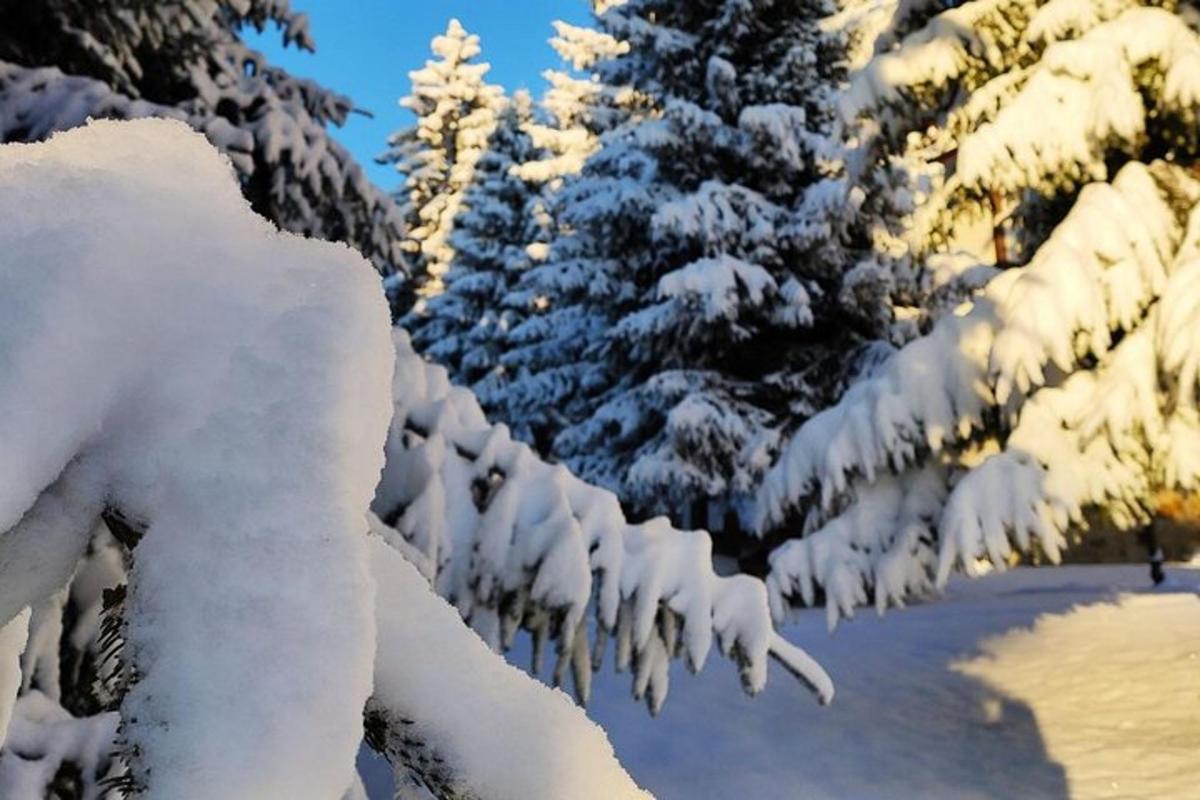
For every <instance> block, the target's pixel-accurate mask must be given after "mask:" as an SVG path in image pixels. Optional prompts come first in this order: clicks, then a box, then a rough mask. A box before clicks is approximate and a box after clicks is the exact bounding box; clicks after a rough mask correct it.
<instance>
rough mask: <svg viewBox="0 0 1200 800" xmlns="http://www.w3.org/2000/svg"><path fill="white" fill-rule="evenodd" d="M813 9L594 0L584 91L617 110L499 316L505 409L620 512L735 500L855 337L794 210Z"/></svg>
mask: <svg viewBox="0 0 1200 800" xmlns="http://www.w3.org/2000/svg"><path fill="white" fill-rule="evenodd" d="M827 10H828V9H827V8H826V7H825V6H824V5H823V4H822V3H820V2H799V1H792V0H761V1H760V2H753V3H745V2H719V1H717V0H712V1H711V2H709V1H706V2H697V3H687V4H680V3H668V2H654V1H653V0H631V2H627V3H618V4H612V5H611V7H610V8H608V9H607V10H606V11H605V12H604V13H603V14H601V15H600V16H598V18H597V23H598V25H599V27H600V33H602V34H604V35H605V36H606V38H605V39H604V40H603V41H604V42H605V43H606V47H605V51H604V52H603V53H602V55H601V57H599V58H597V59H596V61H595V66H594V67H593V69H594V70H595V72H596V74H597V76H598V78H599V80H600V82H601V83H602V84H603V85H604V86H605V87H606V88H605V90H604V91H595V92H593V96H594V97H595V98H598V99H597V100H595V101H593V102H595V104H596V106H597V107H598V108H599V109H600V110H601V111H603V110H607V109H608V108H612V107H614V104H615V107H617V108H622V109H624V116H623V119H621V121H620V124H617V125H613V126H610V127H609V128H608V129H607V130H604V129H601V134H602V135H601V137H600V140H599V143H600V147H599V150H598V151H597V152H596V153H595V154H594V155H593V156H592V157H591V158H590V159H589V160H588V161H587V164H586V166H585V167H584V169H583V172H582V174H581V175H580V176H579V177H578V178H577V179H574V180H569V181H568V182H567V184H566V186H565V187H564V189H563V190H562V192H561V194H560V195H559V197H558V198H557V202H556V208H557V209H558V210H559V211H558V214H557V218H558V220H559V222H560V224H562V225H563V227H564V228H565V229H566V230H567V231H568V233H567V235H564V236H562V237H560V239H559V240H558V241H556V242H555V243H554V246H553V248H552V253H551V257H550V259H549V260H548V261H547V263H546V264H545V265H542V266H539V267H536V268H535V269H533V270H531V271H530V272H529V274H528V276H527V277H526V279H525V281H524V286H523V288H524V289H525V290H526V291H527V292H529V293H530V295H531V296H532V297H534V298H536V299H538V300H539V302H540V304H541V306H542V308H541V309H539V310H538V312H539V313H536V314H534V315H533V316H532V317H531V318H530V320H529V321H527V322H526V323H525V324H523V325H522V326H520V327H518V328H517V329H515V330H514V331H513V333H512V335H511V337H510V340H511V342H512V345H511V349H510V352H509V353H508V354H507V355H506V356H505V363H506V364H507V366H508V367H509V369H510V372H511V373H512V381H513V385H512V389H511V391H510V398H509V404H510V405H509V408H508V409H507V410H506V411H505V413H504V414H502V417H503V418H504V419H506V420H508V421H511V422H512V423H514V424H515V425H516V424H521V423H524V424H532V425H533V426H534V427H535V430H534V432H533V433H532V436H533V438H534V439H535V441H538V442H539V443H541V444H542V445H543V446H544V447H545V449H547V450H549V451H550V452H551V453H553V454H554V455H555V456H557V457H559V458H562V459H564V460H565V461H566V462H567V463H569V464H571V466H572V467H573V468H574V469H576V470H578V471H579V473H580V474H581V475H583V476H586V477H587V479H589V480H593V481H596V482H598V483H600V484H601V485H605V486H608V487H610V488H612V489H613V490H615V491H617V492H618V493H619V494H620V495H621V497H622V500H623V501H624V502H625V503H627V504H628V505H629V506H630V507H631V508H633V509H635V510H637V511H638V512H639V513H648V512H666V513H670V514H673V515H675V517H676V518H677V519H680V520H686V521H689V522H691V523H692V524H696V525H704V524H706V523H707V517H706V516H705V515H703V514H699V515H697V514H692V515H688V513H687V511H688V510H689V509H691V508H692V507H697V506H698V507H699V508H700V510H701V511H703V510H705V508H706V507H707V506H709V505H711V506H712V507H713V508H714V509H717V508H722V507H723V508H726V509H730V508H735V507H738V506H740V505H741V504H742V500H743V499H744V498H745V496H746V495H747V494H748V493H749V492H751V491H752V488H753V486H754V483H755V480H756V478H757V476H759V475H760V474H761V472H762V470H763V469H764V468H765V466H766V465H767V463H768V462H769V459H770V454H771V453H772V452H773V450H774V448H775V446H776V443H777V439H778V435H779V431H780V429H781V427H783V426H784V425H786V424H789V423H788V422H787V421H788V420H791V419H794V418H797V417H803V416H806V415H808V414H810V413H812V412H813V411H815V410H816V409H819V408H821V407H822V406H823V404H824V403H826V402H828V401H829V400H830V399H831V393H832V392H833V391H834V389H835V388H836V386H837V384H838V381H839V378H840V374H841V371H842V370H841V365H840V364H839V363H837V362H838V361H839V360H840V359H841V356H840V355H839V354H840V353H842V352H845V351H847V350H850V349H852V348H853V347H854V345H855V342H856V341H858V339H859V338H860V334H859V333H858V331H857V329H856V325H855V322H854V321H853V319H851V318H850V317H849V316H848V315H847V314H845V313H843V309H841V308H840V307H839V296H840V295H839V280H840V275H839V274H838V271H837V270H836V269H834V268H831V266H830V264H828V263H826V262H825V261H823V260H822V259H820V258H818V257H814V255H813V253H814V250H815V249H816V248H817V246H818V244H819V241H820V238H821V236H822V235H823V234H824V233H825V230H826V227H825V225H824V221H823V220H817V221H816V223H814V222H813V221H812V215H811V214H810V213H809V212H808V210H807V203H809V202H810V201H808V200H807V199H806V195H807V192H806V190H807V189H809V188H810V187H814V188H820V187H822V186H823V179H824V178H825V171H826V165H825V160H826V159H825V155H824V154H825V152H826V150H827V149H828V147H827V142H826V135H827V134H828V132H829V128H830V123H831V117H830V112H831V108H832V103H831V95H830V90H831V89H832V87H833V86H834V83H835V81H836V79H837V78H838V75H839V72H838V70H839V66H838V64H839V60H838V51H837V47H836V42H835V41H834V40H833V39H831V38H829V37H827V36H826V35H825V34H823V33H822V32H821V31H820V28H819V23H820V20H821V18H822V16H823V15H824V14H825V12H826V11H827ZM575 40H576V41H577V42H578V41H586V39H584V38H583V37H579V36H576V37H575ZM611 43H619V44H618V45H616V46H614V45H613V44H611ZM868 333H873V331H868ZM538 428H540V430H537V429H538Z"/></svg>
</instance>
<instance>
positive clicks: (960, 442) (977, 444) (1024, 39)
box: [759, 0, 1200, 625]
mask: <svg viewBox="0 0 1200 800" xmlns="http://www.w3.org/2000/svg"><path fill="white" fill-rule="evenodd" d="M906 8H907V14H906V15H904V16H903V22H902V24H899V29H898V30H896V31H895V34H894V35H887V36H884V37H881V38H880V40H879V42H878V44H877V46H876V50H877V52H876V54H875V55H874V57H873V58H871V59H870V60H869V62H867V63H866V64H865V65H864V67H863V68H862V69H861V70H860V71H859V72H858V73H857V74H856V75H855V76H854V78H853V80H852V83H851V85H850V88H849V91H848V92H847V94H846V96H845V99H844V103H843V105H844V109H845V110H846V112H847V114H848V117H849V118H850V120H852V121H856V122H858V123H859V125H860V126H861V127H860V130H861V131H862V132H863V135H862V147H864V148H870V149H873V150H874V152H876V153H882V154H884V155H886V154H888V153H891V154H894V155H895V156H896V157H898V158H900V159H903V160H906V161H907V162H908V163H911V164H918V163H923V166H922V167H921V170H922V172H921V174H920V175H919V176H918V177H919V179H920V183H921V185H922V187H923V190H922V191H923V198H922V202H921V203H920V206H919V208H918V209H917V211H916V213H914V214H912V215H911V216H910V217H909V218H907V219H906V220H903V222H904V223H905V226H906V227H905V230H904V236H905V239H906V241H907V242H908V243H909V246H910V247H911V248H912V251H913V252H914V253H918V254H922V255H923V256H924V258H925V263H926V264H927V265H929V266H928V269H929V270H930V271H931V272H932V271H935V270H936V268H937V266H938V264H939V263H945V261H944V260H950V261H954V262H957V263H958V264H960V265H966V266H968V267H970V266H971V265H976V266H977V267H986V268H988V269H990V270H991V274H995V270H994V267H993V266H992V265H993V264H994V262H996V261H1001V262H1002V263H1001V264H1000V266H1005V264H1004V263H1003V259H998V258H996V250H997V249H998V248H999V247H1000V245H1001V244H1004V245H1007V244H1008V243H1009V241H1008V240H1009V239H1010V238H1011V243H1012V245H1013V247H1012V250H1011V251H1010V252H1011V253H1012V258H1013V259H1014V260H1015V261H1016V262H1017V263H1016V265H1009V268H1008V269H1004V270H1003V271H1001V272H999V274H995V277H993V278H992V279H991V280H990V281H989V282H987V283H986V286H985V287H984V288H983V289H982V290H981V291H980V292H979V293H978V294H977V295H976V296H975V297H973V298H971V299H969V300H968V302H966V303H964V304H962V305H960V306H958V307H957V308H955V309H954V310H953V312H952V313H944V314H942V315H940V318H938V319H937V321H936V323H935V324H934V325H933V326H932V329H931V330H930V331H929V333H928V334H927V335H925V336H923V337H921V338H918V339H916V340H915V341H913V342H912V343H910V344H908V345H907V346H905V347H904V348H902V349H901V350H899V351H898V352H896V353H895V354H894V355H892V356H891V357H890V358H889V359H888V360H886V361H885V362H884V363H882V364H881V365H879V366H877V367H876V368H875V369H874V370H873V371H872V372H871V373H870V374H869V375H867V376H866V377H865V378H864V380H862V381H860V382H858V383H857V384H856V385H854V386H853V387H852V388H851V389H850V390H849V391H848V392H846V394H845V395H844V397H843V398H842V399H841V400H840V401H839V403H838V404H837V405H835V406H833V407H832V408H830V409H828V410H826V411H824V412H822V413H821V414H818V415H817V416H815V417H814V418H813V419H811V420H809V421H808V422H807V423H806V424H805V425H804V426H803V427H802V428H801V429H800V430H799V432H798V433H797V435H796V436H795V437H793V438H792V440H791V441H790V443H789V445H788V446H787V449H786V452H785V453H784V455H783V457H782V458H781V459H780V461H779V463H778V464H777V465H776V466H775V467H774V468H773V469H772V471H771V474H770V475H769V477H768V479H767V481H766V483H765V485H764V487H763V489H762V490H761V492H760V495H759V500H760V512H761V514H760V527H761V528H762V529H763V530H764V531H769V530H779V529H782V530H785V531H787V532H788V533H789V534H790V535H794V536H801V535H803V538H798V539H795V540H793V541H790V542H788V543H786V544H784V545H783V546H781V547H780V548H779V549H778V550H776V551H775V553H774V554H773V555H772V557H771V574H770V578H769V584H770V586H771V588H772V596H773V602H774V606H775V611H776V613H777V614H781V613H782V612H783V610H784V608H785V606H786V604H787V603H788V601H793V600H799V601H803V602H813V601H814V600H815V598H817V597H818V596H819V593H820V592H823V593H824V596H825V602H826V604H827V608H828V615H829V620H830V624H831V625H832V624H833V623H835V622H836V621H837V619H838V618H839V617H841V616H848V615H850V614H852V613H853V609H854V606H855V605H857V604H860V603H864V602H869V601H873V602H874V604H875V605H876V606H877V607H878V608H879V609H880V610H882V609H883V608H885V607H886V606H888V605H890V604H899V603H902V602H904V600H905V599H906V598H907V597H909V596H911V595H914V594H920V593H923V592H925V591H927V590H928V589H930V588H931V587H932V586H933V585H934V584H941V583H943V582H944V581H945V580H946V579H947V577H948V575H949V574H950V572H951V571H953V570H955V569H958V568H961V569H965V570H966V571H968V572H974V571H976V570H977V568H978V566H979V564H980V563H981V562H990V563H991V564H993V565H996V566H1001V567H1002V566H1003V565H1004V564H1005V563H1006V560H1007V559H1008V558H1009V557H1010V555H1011V554H1012V553H1013V552H1014V551H1025V550H1030V549H1032V548H1037V549H1039V550H1040V551H1041V552H1042V553H1043V554H1044V555H1045V556H1046V557H1047V558H1049V559H1050V560H1052V561H1056V560H1057V559H1058V557H1059V554H1060V552H1061V550H1062V548H1063V547H1065V546H1066V545H1067V544H1068V543H1069V537H1070V536H1073V535H1075V534H1076V532H1077V531H1078V530H1079V528H1080V526H1082V524H1083V522H1084V517H1083V513H1084V511H1085V510H1087V509H1096V510H1098V511H1100V512H1101V513H1103V514H1104V515H1106V516H1108V517H1109V518H1110V519H1112V520H1113V521H1115V522H1116V523H1117V524H1119V525H1122V526H1132V525H1134V524H1137V523H1139V522H1141V521H1143V520H1145V519H1146V516H1147V514H1148V512H1150V511H1151V510H1152V509H1153V504H1154V500H1153V497H1154V494H1155V492H1156V491H1157V490H1160V489H1184V490H1186V489H1191V488H1194V487H1195V486H1196V484H1197V474H1198V473H1197V470H1196V461H1195V450H1196V443H1197V442H1198V441H1200V438H1198V437H1200V429H1198V428H1197V420H1198V419H1200V415H1198V413H1197V409H1196V404H1195V398H1196V392H1195V383H1196V370H1195V365H1196V363H1197V360H1196V359H1197V357H1196V354H1195V348H1194V342H1195V341H1196V319H1197V317H1196V315H1195V314H1194V313H1193V307H1194V303H1195V299H1196V296H1195V294H1194V290H1193V288H1192V287H1193V286H1194V280H1195V275H1196V269H1197V266H1196V265H1197V263H1198V262H1197V259H1196V255H1197V252H1198V250H1197V248H1198V247H1200V239H1198V238H1197V237H1198V235H1200V222H1198V221H1200V214H1198V213H1197V211H1196V208H1197V201H1198V200H1200V184H1198V183H1197V181H1196V176H1195V172H1194V169H1193V165H1194V164H1195V158H1196V154H1197V150H1198V148H1200V140H1198V139H1197V126H1196V122H1197V119H1198V115H1200V69H1197V66H1198V65H1200V36H1198V35H1197V32H1196V30H1195V28H1194V27H1193V25H1192V24H1190V23H1189V21H1188V20H1189V18H1190V17H1189V16H1188V15H1185V14H1183V13H1181V10H1180V9H1178V8H1177V7H1176V5H1175V4H1174V3H1172V2H1163V3H1146V4H1141V3H1134V2H1112V3H1078V2H1072V0H1050V2H1044V3H1041V2H1032V1H1023V0H975V1H974V2H967V3H962V4H959V5H958V6H957V7H955V8H953V9H950V10H946V11H940V12H939V11H938V10H937V8H936V7H928V8H927V7H920V8H917V7H914V6H910V7H906ZM905 31H907V35H901V34H902V33H904V32H905ZM1009 228H1011V231H1010V230H1009ZM985 274H987V273H985Z"/></svg>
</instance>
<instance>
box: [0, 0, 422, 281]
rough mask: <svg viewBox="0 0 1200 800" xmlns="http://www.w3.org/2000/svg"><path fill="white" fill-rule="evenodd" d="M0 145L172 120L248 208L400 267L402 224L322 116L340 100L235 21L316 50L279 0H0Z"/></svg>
mask: <svg viewBox="0 0 1200 800" xmlns="http://www.w3.org/2000/svg"><path fill="white" fill-rule="evenodd" d="M0 18H2V19H3V20H4V25H3V29H2V30H0V142H29V141H37V140H40V139H44V138H46V137H47V136H49V135H50V134H52V133H54V132H55V131H59V130H65V129H67V128H71V127H75V126H78V125H81V124H83V123H84V122H85V121H86V120H87V119H88V118H89V117H95V118H103V117H111V118H117V119H129V118H136V117H145V116H160V117H174V118H177V119H183V120H185V121H187V122H188V123H189V124H191V125H192V126H193V127H195V128H196V129H197V130H200V131H202V132H203V133H204V134H205V135H206V136H207V137H208V138H209V140H210V141H211V142H212V143H213V144H214V145H216V146H217V147H218V148H220V149H221V150H222V151H223V152H224V153H225V154H226V155H228V156H229V157H230V158H231V159H232V160H233V163H234V164H235V165H236V166H237V168H238V172H239V173H240V175H241V180H242V188H243V191H244V193H245V195H246V197H247V198H248V199H249V200H250V202H251V204H252V206H253V207H254V209H255V211H257V212H258V213H260V214H263V215H264V216H266V217H268V218H269V219H271V220H274V221H275V222H276V223H278V224H279V225H280V226H281V227H282V228H283V229H285V230H289V231H293V232H296V233H302V234H304V235H307V236H314V237H317V238H321V239H328V240H334V241H343V242H346V243H348V244H350V245H351V246H353V247H354V248H355V249H356V250H358V251H359V252H361V253H362V254H363V255H365V256H366V257H367V258H369V259H370V260H371V261H372V262H373V263H374V264H375V266H376V268H377V269H378V270H379V271H380V272H381V274H383V275H385V276H389V275H393V274H399V273H402V272H403V271H404V260H403V259H404V256H403V253H402V251H401V249H400V243H401V240H402V237H403V232H404V231H403V222H402V220H401V217H400V215H399V213H398V212H397V210H396V208H395V206H394V205H393V203H392V202H391V200H390V199H389V198H388V197H387V195H386V194H384V193H382V192H380V191H379V190H378V189H377V188H376V187H375V186H374V185H373V184H372V183H371V182H370V181H369V180H368V179H367V177H366V175H365V174H364V173H363V171H362V168H361V167H360V166H359V165H358V163H357V162H355V160H354V159H353V157H352V156H351V155H350V154H349V153H348V152H347V151H346V150H345V149H344V148H342V147H341V146H340V145H338V144H337V143H336V142H334V141H333V140H332V139H331V138H330V136H329V134H328V132H327V130H326V126H327V125H341V124H342V123H344V122H345V121H346V118H347V117H348V115H349V114H351V113H352V112H353V111H354V107H353V105H352V104H351V101H350V99H349V98H347V97H344V96H342V95H340V94H337V93H335V92H332V91H330V90H328V89H326V88H324V87H322V86H320V85H318V84H316V83H314V82H312V81H309V80H303V79H299V78H296V77H293V76H292V75H289V74H288V73H287V72H285V71H284V70H282V69H280V68H278V67H275V66H272V65H271V64H269V63H268V62H267V61H266V60H265V59H264V58H263V56H262V55H261V54H259V53H257V52H255V51H254V50H252V49H250V48H249V47H248V46H247V45H246V43H245V42H244V41H243V38H242V32H243V31H245V30H247V29H251V28H253V29H257V30H259V31H261V30H264V29H266V28H277V29H278V30H279V31H280V32H281V35H282V36H283V39H284V42H285V44H287V45H291V46H295V47H298V48H300V49H302V50H308V51H313V50H314V49H315V43H314V40H313V37H312V36H311V34H310V32H309V29H308V18H307V17H306V16H305V15H304V14H302V13H299V12H296V11H293V10H292V9H291V8H290V5H289V3H288V0H179V1H178V2H150V1H149V0H51V2H44V3H42V2H38V3H27V2H23V0H3V2H0Z"/></svg>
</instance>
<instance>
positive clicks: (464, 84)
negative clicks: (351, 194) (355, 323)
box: [379, 19, 503, 310]
mask: <svg viewBox="0 0 1200 800" xmlns="http://www.w3.org/2000/svg"><path fill="white" fill-rule="evenodd" d="M431 47H432V49H433V54H434V56H435V58H433V59H430V60H429V61H427V62H425V66H424V67H422V68H421V69H418V70H414V71H413V72H411V73H409V78H410V79H411V80H412V91H411V92H410V93H409V94H408V95H407V96H405V97H404V98H403V99H402V100H401V101H400V105H402V106H404V107H405V108H407V109H409V110H411V111H412V112H413V113H414V114H415V115H416V116H417V123H416V125H415V126H413V127H410V128H405V129H403V130H400V131H397V132H396V133H395V134H393V136H392V137H391V138H390V139H389V140H388V146H389V147H388V150H387V152H385V153H384V154H383V155H382V156H380V158H379V160H380V161H381V162H382V163H385V164H395V166H396V169H397V170H398V171H399V172H400V174H401V175H402V176H403V178H404V184H403V186H401V188H400V190H399V191H398V193H397V200H398V201H399V202H400V203H401V204H402V208H403V211H404V214H405V216H406V218H407V221H408V225H409V231H408V237H407V239H406V240H405V244H404V246H405V249H406V250H407V251H408V252H409V253H410V255H411V260H412V263H413V286H412V288H411V290H410V291H409V294H412V293H413V292H414V291H415V294H416V295H419V296H420V297H422V298H425V297H432V296H434V295H437V294H440V293H441V292H442V291H443V289H444V288H445V284H444V281H443V279H444V277H445V274H446V271H447V270H448V269H449V268H450V262H451V259H452V258H453V256H454V247H453V245H452V243H451V241H450V234H451V231H452V230H453V226H454V219H455V217H456V216H457V215H458V212H459V208H460V207H461V205H462V202H463V195H464V194H465V193H466V190H467V188H468V187H469V186H470V185H471V181H472V178H473V176H474V174H475V165H476V163H477V162H478V161H479V159H480V157H481V156H482V155H483V153H484V151H485V150H486V148H487V143H488V139H489V137H490V136H491V135H492V130H493V128H495V126H496V114H497V112H498V111H499V108H500V104H501V99H502V95H503V92H502V90H501V89H500V87H499V86H493V85H491V84H488V83H486V82H485V81H484V77H485V76H486V75H487V73H488V70H490V69H491V66H490V65H489V64H487V63H484V62H480V61H477V60H476V59H477V57H478V56H479V54H480V52H481V51H480V45H479V37H478V36H475V35H473V34H469V33H467V31H466V30H465V29H464V28H463V26H462V24H461V23H460V22H459V21H458V20H456V19H452V20H450V23H449V25H448V26H447V28H446V32H445V33H444V34H442V35H440V36H436V37H434V39H433V42H432V44H431ZM408 299H411V298H408ZM399 305H400V308H401V310H403V308H404V306H405V305H407V300H406V299H403V298H402V299H401V300H400V303H399ZM418 310H419V309H418Z"/></svg>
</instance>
